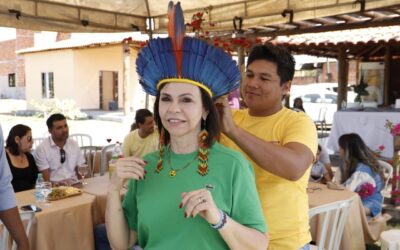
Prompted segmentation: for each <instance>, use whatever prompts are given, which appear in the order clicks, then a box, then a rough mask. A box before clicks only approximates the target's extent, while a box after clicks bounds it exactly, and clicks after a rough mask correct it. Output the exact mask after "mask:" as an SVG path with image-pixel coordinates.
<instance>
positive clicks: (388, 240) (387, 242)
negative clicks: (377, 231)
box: [379, 229, 400, 250]
mask: <svg viewBox="0 0 400 250" xmlns="http://www.w3.org/2000/svg"><path fill="white" fill-rule="evenodd" d="M379 240H380V241H381V250H399V249H400V230H398V229H392V230H388V231H384V232H382V233H381V236H380V238H379Z"/></svg>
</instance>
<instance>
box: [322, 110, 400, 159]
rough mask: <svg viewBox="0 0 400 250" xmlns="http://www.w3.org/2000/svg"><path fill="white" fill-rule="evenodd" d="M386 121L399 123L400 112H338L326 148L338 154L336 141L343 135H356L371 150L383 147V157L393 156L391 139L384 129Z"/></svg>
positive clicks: (387, 131) (334, 117)
mask: <svg viewBox="0 0 400 250" xmlns="http://www.w3.org/2000/svg"><path fill="white" fill-rule="evenodd" d="M386 120H390V121H392V122H393V123H394V124H396V123H398V122H400V112H365V111H364V112H363V111H360V112H356V111H355V112H350V111H338V112H336V113H335V114H334V116H333V124H332V130H331V133H330V135H329V139H328V144H327V147H328V148H329V149H331V150H333V151H334V152H339V145H338V139H339V137H340V136H341V135H343V134H348V133H357V134H359V135H360V136H361V138H362V139H363V140H364V142H365V143H366V144H367V146H368V147H370V148H371V149H372V150H377V149H378V147H379V146H381V145H383V146H385V149H384V150H383V152H382V156H384V157H392V156H393V137H392V135H391V134H390V133H389V130H388V129H387V128H385V123H386Z"/></svg>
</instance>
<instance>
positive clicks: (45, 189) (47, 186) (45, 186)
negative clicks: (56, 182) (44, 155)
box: [41, 181, 52, 206]
mask: <svg viewBox="0 0 400 250" xmlns="http://www.w3.org/2000/svg"><path fill="white" fill-rule="evenodd" d="M51 191H52V185H51V182H50V181H44V182H43V183H42V188H41V192H42V195H43V197H44V199H45V201H46V203H45V205H47V206H49V205H50V203H49V201H48V198H47V197H48V196H49V194H50V193H51Z"/></svg>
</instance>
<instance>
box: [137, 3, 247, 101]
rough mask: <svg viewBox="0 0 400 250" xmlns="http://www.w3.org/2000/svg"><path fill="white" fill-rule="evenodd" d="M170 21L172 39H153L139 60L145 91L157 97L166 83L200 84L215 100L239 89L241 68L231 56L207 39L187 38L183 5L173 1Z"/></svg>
mask: <svg viewBox="0 0 400 250" xmlns="http://www.w3.org/2000/svg"><path fill="white" fill-rule="evenodd" d="M168 19H169V24H168V35H169V38H157V39H152V40H150V42H149V43H148V45H147V46H146V47H144V48H143V49H142V50H141V51H140V53H139V55H138V58H137V60H136V69H137V72H138V75H139V77H140V84H141V85H142V87H143V89H144V91H146V92H147V93H148V94H150V95H156V94H157V90H158V89H159V88H160V87H161V85H163V84H164V83H168V82H179V83H188V84H193V85H196V86H198V87H200V88H202V89H204V90H205V91H206V92H207V93H208V94H209V95H210V96H211V97H219V96H222V95H225V94H228V93H229V92H231V91H232V90H234V89H237V88H238V87H239V81H240V72H239V69H238V67H237V66H236V63H235V61H234V60H232V58H231V57H230V56H229V55H228V54H227V53H225V52H224V51H223V50H222V49H220V48H216V47H214V46H212V45H210V44H208V43H207V42H205V41H203V40H200V39H197V38H192V37H185V36H184V35H185V25H184V20H183V12H182V9H181V6H180V3H179V2H178V3H177V4H176V5H174V4H173V2H172V1H171V2H169V5H168Z"/></svg>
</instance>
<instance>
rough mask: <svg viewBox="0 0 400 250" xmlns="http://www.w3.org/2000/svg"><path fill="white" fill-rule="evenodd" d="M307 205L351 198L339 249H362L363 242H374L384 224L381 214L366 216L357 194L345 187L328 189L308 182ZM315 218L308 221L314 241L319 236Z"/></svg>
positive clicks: (314, 205)
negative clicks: (374, 216)
mask: <svg viewBox="0 0 400 250" xmlns="http://www.w3.org/2000/svg"><path fill="white" fill-rule="evenodd" d="M307 193H308V200H309V207H310V208H314V207H318V206H321V205H326V204H329V203H332V202H335V201H341V200H348V199H352V200H353V201H352V203H351V205H350V208H349V209H350V210H349V215H348V218H347V220H346V223H345V226H344V231H343V236H342V239H341V242H340V247H339V249H346V250H364V249H365V248H366V247H365V244H367V243H368V244H370V243H374V242H376V241H377V240H378V239H379V235H380V233H381V232H382V231H383V230H384V228H385V226H386V221H385V220H384V219H383V217H382V216H379V217H377V218H367V216H366V215H365V211H364V207H363V205H362V201H361V199H360V197H359V195H358V194H357V193H355V192H351V191H349V190H347V189H343V190H335V189H330V188H328V187H327V185H325V184H320V183H311V182H310V183H309V186H308V188H307ZM317 229H318V226H317V223H316V220H311V221H310V231H311V235H312V238H313V240H314V241H316V240H317V239H318V237H319V232H318V231H317Z"/></svg>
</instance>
